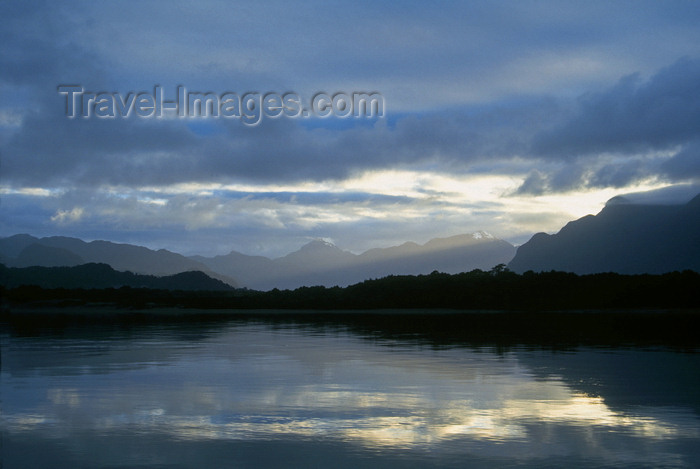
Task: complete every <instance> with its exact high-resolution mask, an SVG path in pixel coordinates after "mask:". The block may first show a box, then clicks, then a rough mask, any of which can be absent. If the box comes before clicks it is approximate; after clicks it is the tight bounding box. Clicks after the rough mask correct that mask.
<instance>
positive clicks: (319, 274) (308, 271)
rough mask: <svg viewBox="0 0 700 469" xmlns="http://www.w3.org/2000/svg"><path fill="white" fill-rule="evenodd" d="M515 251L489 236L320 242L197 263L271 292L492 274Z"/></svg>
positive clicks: (233, 254)
mask: <svg viewBox="0 0 700 469" xmlns="http://www.w3.org/2000/svg"><path fill="white" fill-rule="evenodd" d="M514 255H515V247H513V245H511V244H510V243H508V242H506V241H503V240H500V239H497V238H494V237H493V236H491V235H489V234H488V233H484V232H477V233H474V234H471V235H458V236H452V237H449V238H438V239H433V240H430V241H428V242H427V243H425V244H424V245H419V244H416V243H412V242H408V243H404V244H402V245H400V246H394V247H389V248H377V249H371V250H369V251H366V252H364V253H362V254H359V255H358V254H353V253H351V252H348V251H344V250H342V249H340V248H338V247H337V246H335V245H333V244H331V243H328V242H325V241H321V240H315V241H311V242H310V243H308V244H306V245H305V246H303V247H302V248H301V249H299V250H298V251H295V252H292V253H290V254H288V255H286V256H284V257H280V258H277V259H269V258H267V257H261V256H246V255H244V254H241V253H239V252H235V251H233V252H231V253H229V254H227V255H224V256H216V257H212V258H207V257H201V256H195V257H193V258H192V259H193V260H196V261H198V262H201V263H202V264H205V265H207V266H208V267H209V268H210V269H211V270H214V271H216V272H219V273H221V274H224V275H227V276H231V277H235V278H236V279H238V280H239V282H240V283H241V285H243V286H246V287H249V288H254V289H259V290H269V289H272V288H281V289H291V288H297V287H300V286H304V285H305V286H313V285H323V286H329V287H330V286H335V285H338V286H346V285H350V284H353V283H357V282H361V281H363V280H366V279H369V278H378V277H384V276H387V275H411V274H413V275H418V274H428V273H430V272H433V271H435V270H437V271H440V272H445V273H459V272H467V271H470V270H474V269H482V270H488V269H491V268H492V267H493V266H495V265H497V264H501V263H507V262H509V261H510V260H511V259H512V258H513V256H514Z"/></svg>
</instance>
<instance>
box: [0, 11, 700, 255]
mask: <svg viewBox="0 0 700 469" xmlns="http://www.w3.org/2000/svg"><path fill="white" fill-rule="evenodd" d="M0 9H1V10H2V11H0V16H1V17H2V18H3V20H2V21H3V27H2V28H0V44H2V46H0V164H1V166H0V171H1V172H0V184H1V186H2V187H1V189H0V190H2V197H3V200H2V202H3V203H2V206H0V210H1V212H0V213H1V215H2V227H1V231H2V233H0V234H1V235H9V234H12V233H14V232H17V231H28V232H32V233H34V234H38V235H41V234H50V232H52V230H53V232H62V233H66V234H72V235H79V236H83V237H91V236H96V237H106V238H108V239H116V240H126V238H128V240H129V241H131V242H138V241H141V242H142V243H144V244H151V245H154V244H155V245H157V246H158V247H161V246H162V245H163V244H164V245H166V246H168V247H171V248H178V247H180V248H181V247H182V245H183V243H184V240H185V238H190V239H191V238H192V237H194V238H196V239H197V240H201V242H200V241H198V242H197V244H198V245H199V244H208V245H210V246H211V243H209V242H208V241H207V240H212V239H220V237H221V236H222V235H225V236H227V237H228V240H229V241H219V242H217V243H214V245H215V246H216V248H217V249H224V250H225V249H230V248H236V247H239V248H240V247H243V248H242V250H245V249H249V250H252V251H258V252H265V251H266V250H269V249H271V247H270V246H272V245H273V244H275V243H279V242H280V240H281V239H283V238H284V239H290V241H287V243H288V244H289V246H290V247H291V245H292V244H295V243H296V245H297V246H298V245H299V243H301V242H303V240H305V239H307V238H309V237H333V236H335V234H340V237H339V239H341V240H342V241H343V242H345V243H347V244H349V245H347V246H344V247H348V248H356V249H361V248H362V247H366V246H369V245H372V244H376V243H385V244H387V243H388V244H390V243H393V242H398V241H402V240H408V239H411V240H415V241H425V240H426V238H429V237H436V236H444V235H447V234H455V232H456V231H458V230H459V231H476V230H479V229H487V230H492V231H494V230H496V231H498V232H497V233H495V234H496V235H498V236H502V237H506V238H508V237H510V238H509V239H511V240H513V241H516V242H518V241H522V240H524V239H522V238H524V237H526V236H528V235H529V234H531V233H532V231H533V230H534V231H539V230H551V229H554V228H556V227H557V226H558V224H560V223H562V222H565V221H566V220H567V219H568V218H571V217H573V216H580V215H581V214H583V213H581V212H582V211H585V210H589V209H590V207H594V206H596V204H597V206H601V205H602V204H603V203H604V202H605V200H606V198H608V196H610V195H612V194H614V193H618V192H626V191H632V190H640V189H645V188H655V187H661V186H663V185H669V184H676V183H691V184H692V183H697V182H698V179H699V178H700V167H699V166H698V161H699V160H700V155H698V151H700V144H699V143H698V142H700V46H699V45H698V44H700V31H698V29H697V27H695V25H696V24H697V20H698V19H700V6H697V5H695V4H692V3H687V4H686V3H684V4H676V5H674V6H673V7H668V6H667V5H659V4H658V3H656V2H648V3H647V2H639V3H638V4H637V5H636V6H635V12H634V14H632V15H631V14H629V12H628V11H627V7H625V6H624V5H623V4H622V3H610V2H600V3H598V2H592V3H590V4H587V5H586V6H581V5H580V4H578V3H566V2H553V3H551V4H550V3H547V2H545V3H541V2H540V3H528V2H524V3H520V2H519V3H517V4H512V5H510V7H509V9H503V8H494V7H492V6H491V5H489V4H480V3H469V4H459V5H444V6H443V7H442V8H434V9H429V10H427V9H426V8H425V6H424V5H422V4H420V3H412V2H408V3H406V4H405V5H403V6H402V8H400V9H398V8H396V7H391V6H388V5H377V4H375V3H371V2H368V3H363V2H360V3H353V6H350V5H347V4H343V3H338V4H337V5H329V4H327V3H323V4H319V5H311V4H308V3H305V4H303V5H292V4H289V3H286V2H281V3H276V2H267V3H265V4H263V5H260V4H258V3H245V2H244V3H241V4H237V6H236V8H233V7H231V6H230V5H229V4H228V3H226V2H223V3H221V2H203V3H198V6H197V7H196V8H194V7H192V6H189V5H186V4H178V3H177V2H176V3H175V4H172V5H171V7H170V8H167V9H165V8H162V5H158V4H145V5H144V4H141V3H133V4H130V5H127V8H125V7H123V6H121V5H120V6H117V5H111V4H93V3H92V2H71V3H67V4H60V5H57V4H54V3H44V2H23V3H7V2H6V3H4V4H3V5H2V6H0ZM321 12H323V15H322V16H323V21H321V20H320V17H319V16H318V15H319V14H321ZM314 15H316V16H314ZM309 17H311V18H314V17H315V18H318V19H319V20H318V21H309V20H308V19H306V18H309ZM650 31H653V34H652V33H650ZM61 84H79V85H81V86H83V87H85V89H87V90H91V91H94V92H110V93H121V94H122V95H125V94H127V93H129V92H132V91H133V92H140V91H146V92H149V91H151V90H152V89H153V86H154V85H161V86H163V88H164V89H165V90H166V93H168V94H171V95H172V94H174V92H175V91H174V90H175V89H176V86H177V85H185V86H187V87H188V88H189V89H191V90H198V91H202V92H207V91H212V92H215V93H217V94H221V93H223V92H226V91H233V92H237V93H241V94H242V93H245V92H249V91H255V92H260V93H264V92H267V91H275V92H279V93H283V92H286V91H295V92H297V93H299V94H300V96H302V97H303V98H304V99H308V98H310V96H312V95H313V94H314V93H315V92H319V91H324V92H328V93H333V92H336V91H344V92H352V91H368V92H369V91H378V92H381V93H382V95H383V96H384V98H385V100H386V101H385V102H386V110H387V113H386V116H385V117H383V118H374V119H364V120H363V119H354V118H349V119H340V118H335V117H331V118H326V119H318V118H311V119H304V118H295V119H292V118H278V119H263V120H262V122H261V123H260V124H259V125H257V126H246V125H243V124H242V123H241V122H240V121H238V120H235V119H234V120H230V119H222V118H219V119H215V118H189V119H184V118H183V119H180V118H165V119H157V118H150V119H147V118H138V117H135V116H132V117H131V118H128V119H122V118H115V119H98V118H90V119H83V118H80V117H78V118H75V119H68V118H66V116H65V96H62V95H60V94H59V93H58V92H57V86H59V85H61ZM397 175H400V176H397ZM397 178H398V179H397ZM369 181H373V182H372V183H368V182H369ZM474 187H479V188H481V190H480V192H479V191H475V190H473V188H474ZM576 194H578V196H579V199H578V200H579V201H580V202H579V203H578V204H574V205H573V206H572V204H571V200H574V199H572V197H573V196H574V195H576ZM593 194H595V197H594V198H591V197H593ZM515 210H519V211H520V213H517V214H516V213H515V212H514V211H515ZM538 217H539V218H540V219H547V220H549V222H548V223H547V224H545V226H542V227H541V228H539V229H537V228H535V227H533V226H531V225H529V224H526V223H522V222H518V220H525V219H535V218H538ZM426 224H427V225H426ZM176 233H181V234H180V235H177V234H176ZM349 233H352V235H350V234H349ZM388 233H393V234H388ZM285 235H286V236H287V237H288V238H285ZM359 238H361V239H363V240H364V241H363V242H360V241H357V239H359ZM351 239H355V241H351ZM158 240H160V241H158ZM265 240H266V241H265ZM370 241H372V242H370ZM256 246H257V247H256Z"/></svg>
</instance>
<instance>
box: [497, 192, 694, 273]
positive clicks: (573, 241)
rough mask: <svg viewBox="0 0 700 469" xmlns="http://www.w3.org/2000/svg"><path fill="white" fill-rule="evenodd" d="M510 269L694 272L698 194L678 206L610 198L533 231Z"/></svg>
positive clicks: (519, 270)
mask: <svg viewBox="0 0 700 469" xmlns="http://www.w3.org/2000/svg"><path fill="white" fill-rule="evenodd" d="M508 267H509V268H510V269H511V270H513V271H515V272H525V271H528V270H533V271H536V272H540V271H550V270H556V271H566V272H575V273H579V274H587V273H595V272H618V273H624V274H638V273H654V274H656V273H664V272H672V271H676V270H678V271H680V270H686V269H690V270H695V271H700V195H698V196H696V197H695V198H694V199H693V200H691V201H690V202H688V203H687V204H684V205H635V204H628V203H625V201H624V199H621V198H615V199H611V201H610V202H609V203H608V204H607V205H606V207H605V208H604V209H603V210H602V211H601V212H600V213H599V214H598V215H596V216H592V215H588V216H585V217H583V218H580V219H578V220H576V221H572V222H570V223H568V224H567V225H566V226H565V227H564V228H562V229H561V231H559V233H557V234H555V235H548V234H545V233H538V234H536V235H535V236H533V237H532V239H530V241H528V242H527V243H525V244H523V245H522V246H520V247H519V248H518V250H517V254H516V255H515V258H514V259H513V260H512V261H511V262H510V263H509V264H508Z"/></svg>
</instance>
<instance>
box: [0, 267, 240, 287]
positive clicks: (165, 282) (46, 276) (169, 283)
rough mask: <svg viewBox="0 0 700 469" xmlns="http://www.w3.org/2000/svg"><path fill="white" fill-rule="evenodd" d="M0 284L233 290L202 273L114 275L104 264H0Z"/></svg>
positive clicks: (121, 273)
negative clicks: (8, 265)
mask: <svg viewBox="0 0 700 469" xmlns="http://www.w3.org/2000/svg"><path fill="white" fill-rule="evenodd" d="M0 284H2V286H3V287H5V288H8V289H9V288H17V287H20V286H26V285H35V286H39V287H41V288H46V289H51V288H68V289H102V288H120V287H125V286H126V287H133V288H152V289H163V290H207V291H231V290H233V287H231V286H230V285H227V284H226V283H224V282H222V281H220V280H216V279H213V278H211V277H209V276H207V275H206V274H204V273H203V272H182V273H179V274H175V275H169V276H164V277H156V276H152V275H139V274H134V273H132V272H118V271H116V270H114V269H113V268H112V267H110V266H109V265H107V264H94V263H93V264H83V265H79V266H74V267H37V266H35V267H24V268H19V267H6V266H4V265H0Z"/></svg>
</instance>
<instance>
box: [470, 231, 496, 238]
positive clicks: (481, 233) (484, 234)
mask: <svg viewBox="0 0 700 469" xmlns="http://www.w3.org/2000/svg"><path fill="white" fill-rule="evenodd" d="M472 238H474V239H494V238H493V235H492V234H491V233H487V232H486V231H477V232H476V233H472Z"/></svg>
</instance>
